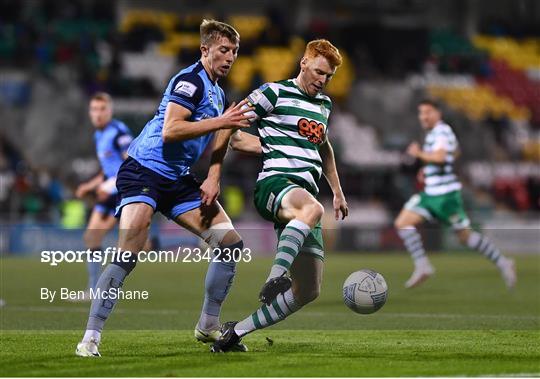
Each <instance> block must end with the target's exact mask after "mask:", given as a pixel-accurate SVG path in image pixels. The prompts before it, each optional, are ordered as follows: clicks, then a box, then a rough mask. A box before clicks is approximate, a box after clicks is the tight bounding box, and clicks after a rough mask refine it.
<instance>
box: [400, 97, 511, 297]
mask: <svg viewBox="0 0 540 379" xmlns="http://www.w3.org/2000/svg"><path fill="white" fill-rule="evenodd" d="M418 119H419V120H420V124H421V125H422V128H423V129H424V130H426V132H427V135H426V137H425V141H424V146H423V147H422V148H420V145H419V144H418V143H416V142H413V143H412V144H410V145H409V147H408V149H407V154H409V155H411V156H412V157H414V158H417V159H419V160H421V161H422V163H423V164H424V167H423V169H422V171H421V173H420V174H422V176H423V178H424V179H423V180H424V184H425V188H424V190H423V191H422V192H420V193H418V194H416V195H413V196H412V197H411V199H410V200H409V201H408V202H407V203H406V204H405V206H404V207H403V209H402V210H401V212H400V214H399V215H398V217H397V218H396V220H395V223H394V225H395V227H396V229H397V232H398V234H399V236H400V237H401V239H402V240H403V243H404V245H405V247H406V248H407V251H408V252H409V253H410V255H411V257H412V259H413V261H414V266H415V268H414V272H413V274H412V276H411V277H410V278H409V280H408V281H407V282H406V283H405V287H407V288H412V287H415V286H417V285H419V284H421V283H422V282H424V281H425V280H426V279H428V278H429V277H430V276H432V275H433V274H434V273H435V269H434V268H433V266H432V265H431V263H430V262H429V259H428V257H427V256H426V252H425V250H424V246H423V243H422V238H421V236H420V234H419V233H418V231H417V230H416V226H417V225H419V224H421V223H423V222H424V221H426V220H428V221H431V220H438V221H440V222H442V223H444V224H446V225H450V226H451V227H452V228H453V230H454V231H455V232H456V234H457V236H458V238H459V240H460V242H461V243H462V244H463V245H465V246H467V247H469V248H470V249H473V250H477V251H478V252H480V253H482V254H483V255H484V256H485V257H486V258H488V259H489V260H490V261H492V262H493V263H494V264H496V265H497V267H498V268H499V270H500V271H501V275H502V277H503V279H504V281H505V283H506V285H507V286H508V287H509V288H511V287H513V286H514V285H515V283H516V270H515V266H514V261H513V260H512V259H509V258H507V257H505V256H504V255H502V254H501V252H500V251H499V250H498V249H497V248H496V247H495V245H493V243H492V242H491V241H489V240H488V239H487V237H485V236H484V235H482V234H481V233H479V232H477V231H474V230H472V229H471V228H470V220H469V218H468V217H467V214H466V213H465V210H464V208H463V200H462V198H461V183H460V182H459V180H458V178H457V176H456V174H455V172H454V168H453V166H454V161H455V159H456V157H457V154H458V151H459V145H458V141H457V139H456V136H455V134H454V132H453V131H452V128H451V127H450V126H449V125H448V124H446V123H445V122H444V121H443V120H442V118H441V111H440V109H439V106H438V104H437V103H435V102H434V101H431V100H424V101H422V102H421V103H420V104H419V105H418Z"/></svg>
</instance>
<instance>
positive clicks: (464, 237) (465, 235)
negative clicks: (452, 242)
mask: <svg viewBox="0 0 540 379" xmlns="http://www.w3.org/2000/svg"><path fill="white" fill-rule="evenodd" d="M456 234H457V237H458V239H459V242H461V244H462V245H465V246H468V244H469V236H470V232H469V231H468V230H467V229H462V230H459V231H457V232H456Z"/></svg>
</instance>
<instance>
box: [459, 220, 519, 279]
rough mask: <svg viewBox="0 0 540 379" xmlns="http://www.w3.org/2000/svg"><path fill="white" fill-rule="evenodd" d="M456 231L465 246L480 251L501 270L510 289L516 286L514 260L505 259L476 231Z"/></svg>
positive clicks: (462, 229)
mask: <svg viewBox="0 0 540 379" xmlns="http://www.w3.org/2000/svg"><path fill="white" fill-rule="evenodd" d="M455 231H456V234H457V236H458V238H459V241H460V242H461V243H462V244H463V245H464V246H467V247H468V248H469V249H472V250H476V251H478V252H479V253H481V254H482V255H484V256H485V257H486V258H487V259H489V260H490V261H491V262H493V263H494V264H495V265H496V266H497V267H498V268H499V270H500V271H501V275H502V277H503V279H504V282H505V283H506V286H507V287H508V288H512V287H514V286H515V284H516V281H517V275H516V267H515V264H514V260H513V259H510V258H507V257H505V256H504V255H503V254H502V253H501V252H500V251H499V249H498V248H497V247H496V246H495V245H494V244H493V243H492V242H491V241H490V240H489V239H488V238H487V237H486V236H484V235H483V234H481V233H479V232H477V231H475V230H472V229H469V228H468V227H467V228H459V229H458V228H455Z"/></svg>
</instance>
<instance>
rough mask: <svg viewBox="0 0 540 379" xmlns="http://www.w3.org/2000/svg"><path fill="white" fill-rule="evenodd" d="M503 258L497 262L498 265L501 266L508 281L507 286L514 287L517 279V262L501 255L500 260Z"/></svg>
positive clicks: (503, 275) (502, 272) (505, 279)
mask: <svg viewBox="0 0 540 379" xmlns="http://www.w3.org/2000/svg"><path fill="white" fill-rule="evenodd" d="M501 259H502V261H500V262H497V266H498V267H499V270H501V275H502V277H503V279H504V282H505V283H506V287H508V288H509V289H511V288H514V286H515V285H516V281H517V274H516V264H515V262H514V260H513V259H509V258H506V257H501V258H500V260H501Z"/></svg>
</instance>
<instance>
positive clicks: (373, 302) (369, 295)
mask: <svg viewBox="0 0 540 379" xmlns="http://www.w3.org/2000/svg"><path fill="white" fill-rule="evenodd" d="M387 294H388V286H387V285H386V281H385V280H384V278H383V276H382V275H381V274H379V273H378V272H375V271H373V270H367V269H364V270H360V271H356V272H353V273H352V274H351V275H349V277H348V278H347V279H346V280H345V283H343V301H344V302H345V305H346V306H347V307H349V308H350V309H351V310H352V311H354V312H356V313H362V314H369V313H374V312H376V311H378V310H379V309H381V307H382V306H383V305H384V303H386V297H387Z"/></svg>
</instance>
